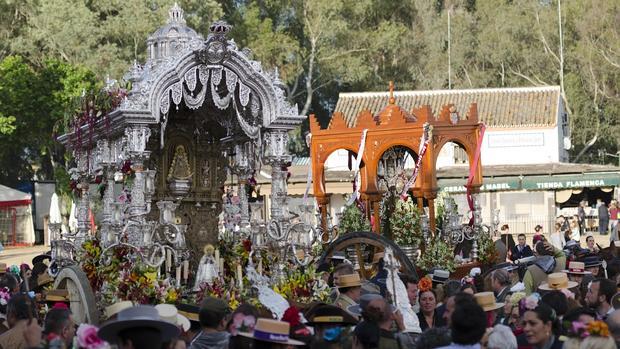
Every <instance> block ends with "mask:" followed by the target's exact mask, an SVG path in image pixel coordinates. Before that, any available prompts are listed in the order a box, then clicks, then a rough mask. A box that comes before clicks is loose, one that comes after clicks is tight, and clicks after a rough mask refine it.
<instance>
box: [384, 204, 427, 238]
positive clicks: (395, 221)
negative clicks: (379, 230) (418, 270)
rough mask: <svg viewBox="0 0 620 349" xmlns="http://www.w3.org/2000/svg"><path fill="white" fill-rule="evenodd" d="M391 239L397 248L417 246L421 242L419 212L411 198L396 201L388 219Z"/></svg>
mask: <svg viewBox="0 0 620 349" xmlns="http://www.w3.org/2000/svg"><path fill="white" fill-rule="evenodd" d="M389 220H390V229H391V232H392V239H393V240H394V242H395V243H396V244H398V245H399V246H419V245H420V242H421V241H422V231H421V230H420V210H419V209H418V206H417V205H416V204H414V203H413V200H412V199H411V198H407V199H405V200H403V199H399V200H397V201H396V206H395V207H394V212H392V215H391V216H390V218H389Z"/></svg>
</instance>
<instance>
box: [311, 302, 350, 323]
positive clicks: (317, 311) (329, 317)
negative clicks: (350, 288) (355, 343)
mask: <svg viewBox="0 0 620 349" xmlns="http://www.w3.org/2000/svg"><path fill="white" fill-rule="evenodd" d="M306 317H307V318H308V323H307V324H308V325H310V326H317V325H330V324H331V325H333V324H339V325H343V326H347V325H355V324H357V320H356V319H355V318H354V317H353V316H351V314H349V313H348V312H346V311H345V310H343V309H341V308H339V307H337V306H335V305H331V304H323V305H319V306H317V307H316V308H314V309H312V311H311V312H310V313H308V314H306Z"/></svg>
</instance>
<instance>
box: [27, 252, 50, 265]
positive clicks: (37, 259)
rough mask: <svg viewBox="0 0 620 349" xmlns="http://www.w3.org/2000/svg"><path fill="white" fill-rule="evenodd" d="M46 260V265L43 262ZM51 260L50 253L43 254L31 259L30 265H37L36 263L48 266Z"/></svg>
mask: <svg viewBox="0 0 620 349" xmlns="http://www.w3.org/2000/svg"><path fill="white" fill-rule="evenodd" d="M46 260H47V261H48V262H47V263H46V262H45V261H46ZM51 260H52V255H51V253H44V254H40V255H38V256H35V257H34V258H33V259H32V265H35V264H37V263H43V264H45V265H48V264H49V262H50V261H51Z"/></svg>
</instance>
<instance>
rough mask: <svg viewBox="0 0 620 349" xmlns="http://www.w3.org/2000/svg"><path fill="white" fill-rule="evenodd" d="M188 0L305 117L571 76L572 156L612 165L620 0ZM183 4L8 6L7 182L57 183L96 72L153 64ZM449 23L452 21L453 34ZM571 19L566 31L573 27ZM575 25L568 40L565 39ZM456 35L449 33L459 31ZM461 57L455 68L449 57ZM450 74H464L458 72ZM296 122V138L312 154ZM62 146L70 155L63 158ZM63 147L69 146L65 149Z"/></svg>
mask: <svg viewBox="0 0 620 349" xmlns="http://www.w3.org/2000/svg"><path fill="white" fill-rule="evenodd" d="M557 1H558V0H555V1H552V0H546V1H531V0H485V1H476V0H434V1H428V0H406V1H390V0H355V1H354V0H300V1H291V0H261V1H250V0H220V1H216V0H183V1H179V5H180V6H181V7H182V8H183V9H184V10H185V17H186V19H187V22H188V25H190V26H191V27H193V28H194V29H196V30H197V31H198V32H199V33H201V34H203V35H204V36H206V35H207V33H208V26H209V24H210V23H211V22H212V21H214V20H216V19H219V18H223V19H225V20H227V21H228V22H229V23H230V24H232V25H233V31H232V33H231V35H232V37H233V38H234V39H235V41H236V42H237V43H238V45H239V46H241V47H249V48H250V49H251V50H252V52H253V55H254V58H255V59H258V60H260V61H262V63H263V66H265V67H266V68H268V69H274V68H276V67H277V68H278V69H279V72H280V76H281V78H282V80H283V81H284V82H285V83H286V84H287V87H288V91H287V92H288V96H289V98H290V99H291V100H293V101H295V102H297V103H298V104H299V105H300V109H301V112H302V113H303V114H310V113H316V114H317V115H318V116H319V117H320V118H322V119H323V120H324V121H325V120H326V119H327V118H329V117H330V115H331V112H332V111H333V108H334V106H335V103H336V101H337V98H338V93H339V92H347V91H385V90H386V89H387V85H388V81H390V80H394V81H395V82H396V87H397V89H399V90H405V89H446V88H453V89H458V88H484V87H518V86H541V85H560V86H561V88H562V94H563V98H564V101H565V105H566V107H567V112H568V117H569V122H570V126H571V130H572V135H571V140H572V144H573V148H572V149H571V160H572V161H579V162H585V161H588V162H604V161H605V162H609V163H612V162H613V163H615V161H616V160H615V159H613V158H609V157H608V158H605V159H602V158H599V157H598V155H597V154H598V153H599V150H604V152H606V153H615V152H617V151H618V150H620V148H619V145H618V143H619V137H618V136H617V135H618V132H619V131H620V125H619V119H620V118H619V117H618V113H619V112H620V94H619V92H618V81H620V27H619V26H618V25H617V19H618V18H620V3H619V2H617V1H606V0H584V1H563V2H562V3H561V11H558V10H559V8H558V3H557ZM172 3H173V2H172V1H171V0H151V1H146V0H136V1H121V0H98V1H83V0H70V1H66V0H20V1H17V0H8V1H4V2H3V3H2V4H0V61H1V63H0V141H1V142H2V144H3V148H2V150H1V151H0V162H1V163H2V170H0V180H2V181H4V182H10V181H15V180H20V179H27V178H29V177H30V176H31V175H32V168H33V165H35V166H34V167H35V168H40V169H41V173H40V175H41V176H42V177H43V178H51V176H52V174H53V171H52V168H53V166H54V161H55V160H54V156H52V152H51V150H53V149H55V148H56V147H57V145H55V143H54V140H53V138H52V133H53V125H55V123H56V122H57V121H58V120H59V119H60V118H61V115H62V112H63V107H66V106H67V103H68V100H69V99H70V97H71V96H75V95H76V94H79V93H80V91H81V90H82V88H84V87H85V86H93V84H94V81H95V77H96V78H97V79H98V80H99V81H102V80H103V79H105V77H107V76H110V77H112V78H115V79H118V80H120V79H121V77H122V75H123V72H125V71H126V70H127V68H128V67H129V66H130V65H131V64H132V63H133V61H134V60H138V61H144V59H145V48H146V44H145V42H146V39H147V37H148V36H149V35H150V34H151V33H152V32H154V31H155V30H156V29H157V27H159V26H161V25H162V24H164V23H165V21H166V19H167V11H168V9H169V8H170V6H171V5H172ZM448 20H449V21H450V30H448ZM560 24H561V30H560ZM560 34H561V35H560ZM448 39H449V40H448ZM448 63H450V64H448ZM448 72H450V73H448ZM304 130H307V123H306V124H305V125H304V126H303V128H302V129H299V130H297V131H296V141H294V142H293V144H292V145H291V147H292V150H293V151H294V152H296V153H298V154H304V153H305V152H307V150H306V149H305V146H304V145H303V141H302V139H303V137H302V134H303V133H304ZM58 154H60V153H58ZM58 154H57V155H58Z"/></svg>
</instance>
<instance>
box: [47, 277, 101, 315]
mask: <svg viewBox="0 0 620 349" xmlns="http://www.w3.org/2000/svg"><path fill="white" fill-rule="evenodd" d="M54 288H55V289H58V290H67V291H68V292H69V300H70V304H71V313H73V319H74V321H75V323H78V324H80V323H89V324H93V325H97V324H99V317H100V314H99V309H97V302H96V299H95V294H94V293H93V290H92V288H91V287H90V283H89V282H88V277H87V276H86V274H84V272H83V271H82V269H80V267H78V266H76V265H71V266H68V267H65V268H63V269H62V270H61V271H60V272H59V273H58V275H57V276H56V280H55V281H54Z"/></svg>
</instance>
